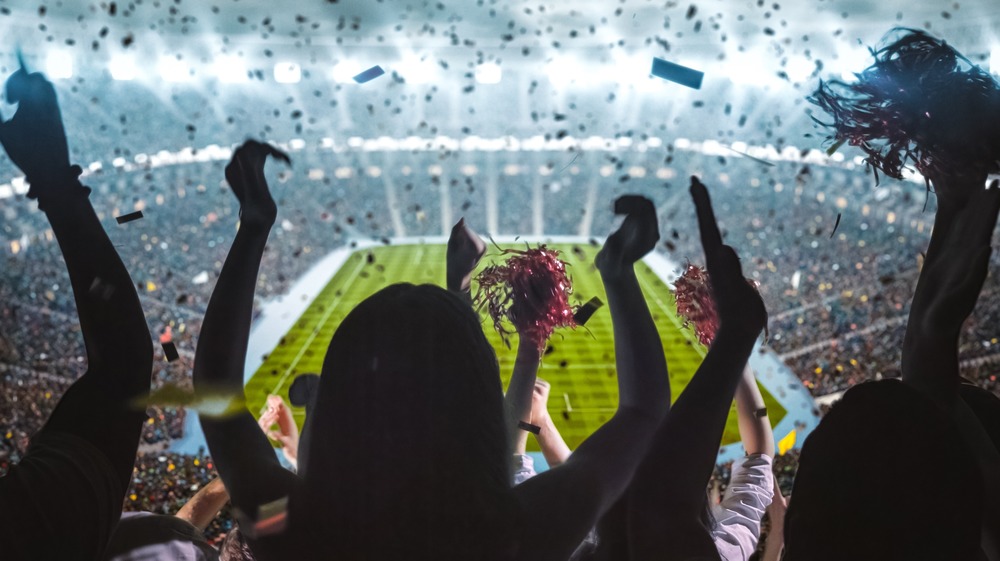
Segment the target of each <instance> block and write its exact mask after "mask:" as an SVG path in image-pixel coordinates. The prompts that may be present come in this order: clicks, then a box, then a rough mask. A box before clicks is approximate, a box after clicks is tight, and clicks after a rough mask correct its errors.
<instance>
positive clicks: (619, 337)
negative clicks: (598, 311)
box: [601, 265, 670, 421]
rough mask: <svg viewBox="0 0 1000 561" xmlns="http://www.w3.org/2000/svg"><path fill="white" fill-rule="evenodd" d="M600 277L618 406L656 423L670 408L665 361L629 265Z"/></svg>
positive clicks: (651, 320)
mask: <svg viewBox="0 0 1000 561" xmlns="http://www.w3.org/2000/svg"><path fill="white" fill-rule="evenodd" d="M601 278H602V280H603V282H604V289H605V292H606V293H607V297H608V309H609V310H610V312H611V323H612V327H613V330H614V340H615V363H616V364H615V365H616V368H617V372H618V400H619V401H618V407H619V409H625V408H628V409H631V410H634V411H637V412H641V413H643V414H647V415H650V416H651V417H652V418H654V419H656V420H657V421H659V420H660V419H662V418H663V416H664V415H666V413H667V411H668V410H669V409H670V379H669V376H668V374H667V361H666V358H665V357H664V353H663V343H662V342H661V341H660V334H659V333H658V332H657V330H656V324H655V323H654V322H653V317H652V316H651V315H650V313H649V307H648V306H647V305H646V300H645V298H643V294H642V290H641V289H640V288H639V281H638V279H637V278H636V276H635V271H634V269H633V266H632V265H628V269H627V270H625V271H623V272H621V273H619V274H613V275H612V274H608V273H605V272H602V274H601Z"/></svg>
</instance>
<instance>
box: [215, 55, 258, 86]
mask: <svg viewBox="0 0 1000 561" xmlns="http://www.w3.org/2000/svg"><path fill="white" fill-rule="evenodd" d="M215 76H216V77H217V78H218V79H219V81H220V82H223V83H225V84H241V83H244V82H248V81H250V76H249V73H248V72H247V65H246V63H245V62H244V61H243V59H242V58H240V57H238V56H235V55H222V56H220V57H219V58H217V59H215Z"/></svg>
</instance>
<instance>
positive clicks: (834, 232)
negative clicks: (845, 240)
mask: <svg viewBox="0 0 1000 561" xmlns="http://www.w3.org/2000/svg"><path fill="white" fill-rule="evenodd" d="M837 226H840V213H839V212H838V213H837V222H835V223H834V224H833V231H832V232H830V239H831V240H832V239H833V235H834V234H836V233H837Z"/></svg>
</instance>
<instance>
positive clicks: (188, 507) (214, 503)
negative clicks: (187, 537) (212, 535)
mask: <svg viewBox="0 0 1000 561" xmlns="http://www.w3.org/2000/svg"><path fill="white" fill-rule="evenodd" d="M228 501H229V493H228V492H227V491H226V486H225V485H223V484H222V480H221V479H219V478H218V477H217V478H215V479H213V480H212V481H210V482H209V483H208V485H205V486H204V487H202V488H201V489H200V490H199V491H198V492H197V493H195V495H194V496H193V497H191V498H190V499H188V502H186V503H184V506H182V507H181V509H180V510H178V511H177V518H181V519H183V520H187V521H188V522H190V523H191V525H193V526H194V527H195V528H198V529H199V530H202V531H204V530H205V528H207V527H208V525H209V524H211V523H212V520H214V519H215V517H216V516H217V515H218V514H219V511H220V510H222V507H223V506H225V505H226V503H227V502H228Z"/></svg>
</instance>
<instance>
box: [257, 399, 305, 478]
mask: <svg viewBox="0 0 1000 561" xmlns="http://www.w3.org/2000/svg"><path fill="white" fill-rule="evenodd" d="M258 425H260V430H261V431H263V432H264V434H265V435H267V437H268V438H270V439H271V440H274V441H276V442H279V443H280V444H281V449H282V452H283V453H284V454H285V457H286V458H288V460H289V461H290V462H295V461H296V460H297V459H298V450H299V428H298V426H296V425H295V419H294V418H293V417H292V412H291V410H290V409H289V408H288V406H287V405H285V400H283V399H281V397H280V396H277V395H273V394H272V395H269V396H267V409H266V410H265V411H264V414H263V415H261V416H260V419H259V420H258ZM274 425H278V430H273V428H274Z"/></svg>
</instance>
